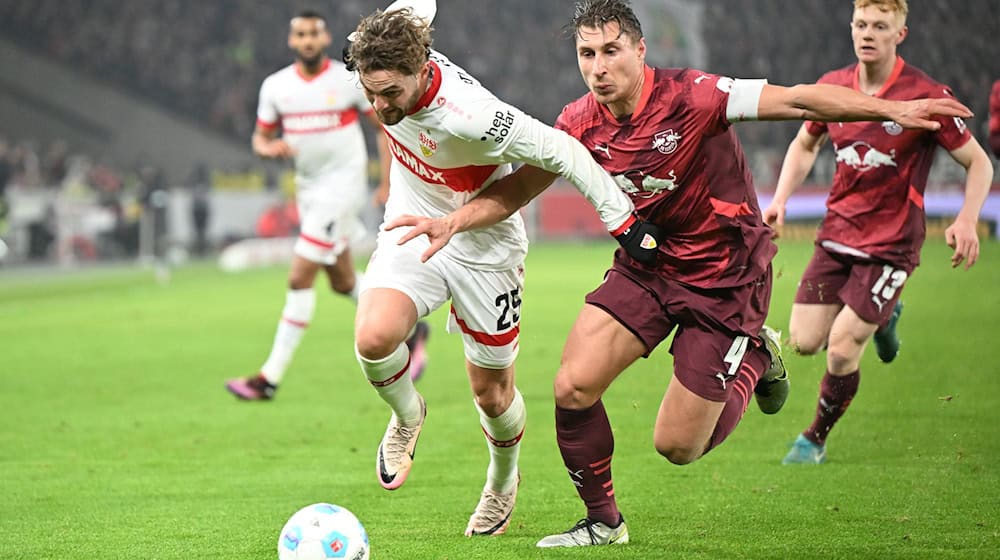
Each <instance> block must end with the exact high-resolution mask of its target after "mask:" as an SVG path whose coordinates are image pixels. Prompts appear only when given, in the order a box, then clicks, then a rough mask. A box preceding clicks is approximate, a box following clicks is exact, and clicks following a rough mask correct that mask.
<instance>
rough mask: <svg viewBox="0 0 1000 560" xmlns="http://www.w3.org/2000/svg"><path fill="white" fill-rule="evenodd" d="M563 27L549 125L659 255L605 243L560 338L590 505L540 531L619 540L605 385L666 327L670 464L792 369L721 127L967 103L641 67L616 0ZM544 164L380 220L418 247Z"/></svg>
mask: <svg viewBox="0 0 1000 560" xmlns="http://www.w3.org/2000/svg"><path fill="white" fill-rule="evenodd" d="M571 28H572V29H573V30H574V31H575V33H576V53H577V61H578V63H579V66H580V71H581V73H582V75H583V78H584V81H585V82H586V83H587V86H588V87H589V89H590V93H588V94H587V95H585V96H584V97H582V98H580V99H578V100H577V101H575V102H573V103H571V104H570V105H568V106H566V108H565V109H564V110H563V113H562V115H560V117H559V119H558V121H557V122H556V127H557V128H561V129H563V130H565V131H567V132H568V133H569V134H570V135H571V136H573V137H576V138H577V139H579V140H580V141H581V142H582V143H583V144H584V146H586V147H587V148H588V149H589V150H590V153H591V155H592V156H593V157H594V159H595V160H596V161H597V162H598V163H599V164H600V165H601V166H602V167H604V168H605V169H606V170H607V171H608V172H610V173H611V175H612V176H613V177H614V179H615V182H616V183H617V184H618V186H619V188H621V189H622V190H623V191H624V192H626V193H627V194H628V195H629V196H630V197H631V199H632V202H633V203H634V205H635V208H636V213H637V214H638V216H639V217H640V219H642V220H644V221H645V222H647V223H651V224H655V225H657V226H659V227H660V229H661V230H662V231H663V232H664V234H665V235H664V237H663V238H662V239H661V243H660V244H659V252H658V259H657V260H656V262H655V263H652V264H644V263H641V262H638V261H636V260H635V259H633V258H631V257H629V256H628V255H627V254H625V252H623V251H619V252H617V253H616V255H615V259H614V264H613V266H612V268H611V270H609V271H608V273H607V276H606V277H605V281H604V282H603V283H602V284H601V285H600V286H599V287H598V288H597V289H595V290H594V291H593V292H591V293H590V294H588V295H587V298H586V305H585V306H584V308H583V310H582V311H581V312H580V315H579V316H578V318H577V320H576V323H575V324H574V326H573V328H572V330H571V332H570V334H569V338H568V340H567V341H566V346H565V348H564V349H563V357H562V363H561V364H560V367H559V372H558V373H557V374H556V378H555V401H556V414H555V416H556V439H557V442H558V444H559V450H560V452H561V453H562V456H563V461H564V463H565V465H566V469H567V471H568V472H569V475H570V480H571V481H572V482H573V484H574V486H575V487H576V489H577V492H578V493H579V495H580V498H581V500H582V501H583V502H584V504H585V505H586V509H587V516H586V517H585V518H583V519H581V520H580V521H579V522H578V523H577V524H576V525H574V526H573V527H571V528H570V529H569V530H568V531H566V532H564V533H558V534H554V535H549V536H547V537H545V538H543V539H542V540H541V541H539V542H538V546H540V547H573V546H591V545H607V544H621V543H626V542H628V540H629V533H628V529H627V527H626V525H625V521H624V518H623V517H622V515H621V513H620V512H619V511H618V506H617V502H616V499H615V488H614V484H613V483H612V478H611V459H612V455H613V451H614V437H613V434H612V430H611V424H610V421H609V420H608V416H607V414H606V412H605V409H604V405H603V404H602V402H601V396H602V395H603V393H604V391H605V390H606V389H607V388H608V386H609V385H610V384H611V383H612V382H614V380H615V378H617V377H618V375H620V374H621V373H622V372H623V371H624V370H625V369H626V368H627V367H628V366H629V365H630V364H632V363H633V362H635V361H636V360H637V359H639V358H641V357H644V356H647V355H648V354H649V353H650V352H651V351H652V350H653V349H654V348H655V347H656V346H657V345H658V344H659V343H660V342H662V341H663V340H664V339H666V338H667V336H668V335H669V334H670V333H671V332H672V331H674V330H675V329H676V331H677V332H676V334H675V336H674V340H673V345H672V346H671V351H672V353H673V355H674V376H673V379H671V380H670V382H669V384H668V386H667V389H666V393H665V394H664V397H663V401H662V403H661V405H660V410H659V413H658V415H657V419H656V424H655V427H654V431H653V444H654V446H655V447H656V450H657V451H658V452H659V453H660V454H661V455H663V456H664V457H666V458H667V459H668V460H669V461H670V462H672V463H675V464H688V463H691V462H693V461H695V460H697V459H698V458H699V457H701V456H702V455H704V454H705V453H707V452H708V451H709V450H711V449H714V448H715V447H717V446H718V445H719V444H721V443H722V441H723V440H725V439H726V437H727V436H728V435H729V434H730V433H731V432H732V431H733V429H734V428H735V427H736V425H737V423H738V422H739V421H740V418H742V416H743V413H744V411H745V410H746V407H747V404H748V403H749V400H750V395H751V394H754V395H756V396H757V403H758V405H759V407H760V408H761V410H762V411H764V412H767V413H775V412H777V411H778V409H780V408H781V405H782V404H783V403H784V399H785V396H786V395H787V394H788V380H787V376H786V375H785V371H784V367H783V366H782V365H781V360H780V353H779V348H780V347H779V346H778V345H777V344H775V343H774V342H775V337H774V336H773V334H774V333H773V332H772V333H768V332H767V331H764V332H762V329H763V326H764V318H765V316H766V315H767V308H768V304H769V301H770V295H771V265H770V261H771V258H772V257H773V256H774V254H775V251H776V247H775V245H774V243H773V242H772V241H771V238H772V237H773V233H772V231H771V229H770V228H768V227H767V226H766V225H765V224H764V222H763V220H762V218H761V212H760V209H759V207H758V205H757V197H756V193H755V191H754V187H753V181H752V178H751V177H750V173H749V171H748V165H747V162H746V158H745V157H744V155H743V150H742V148H741V147H740V144H739V140H738V139H737V138H736V134H735V132H734V130H733V129H732V127H731V126H730V125H731V124H732V123H735V122H738V121H742V120H795V119H802V118H809V119H816V120H824V121H842V120H861V119H877V120H885V119H891V120H894V121H896V122H899V123H901V124H902V125H903V126H908V127H918V128H920V127H930V128H936V127H938V126H940V125H939V123H937V122H936V121H930V120H928V117H929V116H930V115H934V114H939V113H940V114H946V115H956V116H968V115H970V112H969V111H968V109H967V108H965V107H963V106H962V105H961V104H960V103H958V102H956V101H954V100H951V99H948V100H940V99H935V100H923V101H911V102H895V101H885V100H881V99H873V98H870V97H868V96H865V95H862V94H860V93H858V92H855V91H851V90H850V89H848V88H843V87H835V86H828V85H801V86H795V87H791V88H786V87H780V86H774V85H768V84H767V83H766V80H733V79H731V78H726V77H722V76H717V75H713V74H709V73H706V72H700V71H697V70H692V69H654V68H650V67H649V66H646V64H645V54H646V43H645V40H644V39H643V36H642V28H641V25H640V23H639V21H638V19H637V18H636V16H635V13H634V12H633V11H632V9H631V7H630V6H629V5H628V3H627V2H625V1H623V0H586V1H584V2H581V3H579V4H578V5H577V8H576V14H575V16H574V18H573V21H572V24H571ZM554 178H555V175H554V174H552V173H549V172H546V171H542V170H540V169H537V168H534V167H530V166H525V167H522V168H521V169H519V170H518V171H517V172H515V173H514V174H512V175H510V176H508V177H505V178H504V179H501V180H500V181H497V182H496V183H495V184H494V185H493V186H491V187H490V189H488V190H486V191H484V192H483V193H482V194H481V195H480V196H478V197H476V198H475V199H473V200H472V201H470V202H468V203H466V205H465V206H463V207H462V208H460V209H458V210H456V211H454V212H452V213H451V214H449V215H447V216H444V217H443V218H438V219H428V218H417V217H413V216H409V217H402V218H398V219H396V220H395V221H394V223H392V224H389V226H387V227H390V226H393V225H412V226H414V228H413V229H412V230H410V232H408V233H407V235H405V236H403V237H402V238H401V242H404V243H405V242H406V241H407V240H408V239H410V238H413V237H415V236H417V235H420V234H426V235H427V236H428V237H429V238H430V240H431V243H430V249H429V250H428V251H427V252H425V258H427V257H428V255H429V254H433V253H434V251H436V250H437V249H438V248H440V247H441V246H443V245H444V244H446V243H448V240H449V239H450V238H451V236H452V235H453V234H454V233H455V232H458V231H464V230H467V229H475V228H479V227H483V226H485V225H487V224H491V223H495V222H496V221H498V220H501V219H503V218H504V217H505V216H508V215H510V214H511V213H513V212H515V211H516V210H517V209H518V208H519V207H520V206H522V205H523V204H526V203H527V202H528V201H529V200H530V199H531V198H533V197H534V196H536V195H537V194H538V193H540V192H542V191H543V190H545V188H546V187H548V186H549V184H551V183H552V181H553V179H554ZM665 377H666V375H665Z"/></svg>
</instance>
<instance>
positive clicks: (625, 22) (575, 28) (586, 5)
mask: <svg viewBox="0 0 1000 560" xmlns="http://www.w3.org/2000/svg"><path fill="white" fill-rule="evenodd" d="M609 23H617V24H618V29H620V30H621V34H622V35H628V36H629V37H631V38H632V40H633V41H638V40H639V39H642V24H641V23H639V18H638V17H636V15H635V12H633V11H632V6H631V4H630V3H629V2H628V0H582V1H581V2H577V3H576V10H575V12H574V13H573V19H572V20H571V21H570V22H569V23H568V24H567V25H566V28H565V29H566V31H567V34H570V33H571V34H572V35H573V36H574V37H576V36H579V34H580V28H581V27H593V28H595V29H600V28H602V27H604V26H605V25H607V24H609Z"/></svg>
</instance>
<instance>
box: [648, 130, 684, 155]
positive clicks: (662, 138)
mask: <svg viewBox="0 0 1000 560" xmlns="http://www.w3.org/2000/svg"><path fill="white" fill-rule="evenodd" d="M680 139H681V135H680V134H677V133H676V132H674V129H672V128H671V129H670V130H664V131H662V132H657V133H656V135H655V136H653V147H654V148H656V150H657V151H658V152H660V153H661V154H663V155H669V154H672V153H674V152H675V151H676V150H677V145H678V142H679V141H680Z"/></svg>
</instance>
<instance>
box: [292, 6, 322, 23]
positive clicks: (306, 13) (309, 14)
mask: <svg viewBox="0 0 1000 560" xmlns="http://www.w3.org/2000/svg"><path fill="white" fill-rule="evenodd" d="M298 18H302V19H318V20H320V21H322V22H323V23H326V17H324V16H323V14H321V13H319V12H317V11H316V10H310V9H305V10H302V11H300V12H299V13H297V14H295V17H293V18H292V19H293V20H295V19H298Z"/></svg>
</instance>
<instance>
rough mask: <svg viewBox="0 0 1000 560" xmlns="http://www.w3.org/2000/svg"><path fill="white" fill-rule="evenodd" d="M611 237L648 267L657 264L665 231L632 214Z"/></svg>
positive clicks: (631, 255)
mask: <svg viewBox="0 0 1000 560" xmlns="http://www.w3.org/2000/svg"><path fill="white" fill-rule="evenodd" d="M611 235H612V236H613V237H614V238H615V239H616V240H617V241H618V244H619V245H621V246H622V248H624V249H625V252H626V253H628V254H629V256H630V257H632V258H633V259H635V260H637V261H639V262H640V263H642V264H644V265H647V266H651V265H653V264H655V263H656V255H657V254H658V253H659V250H660V240H661V239H662V238H663V231H662V230H661V229H660V227H659V226H657V225H656V224H652V223H649V222H644V221H642V220H641V219H639V217H638V216H636V215H635V214H632V215H631V216H629V218H628V220H626V221H625V223H624V224H622V226H621V227H619V228H618V229H617V230H615V231H613V232H611Z"/></svg>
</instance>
